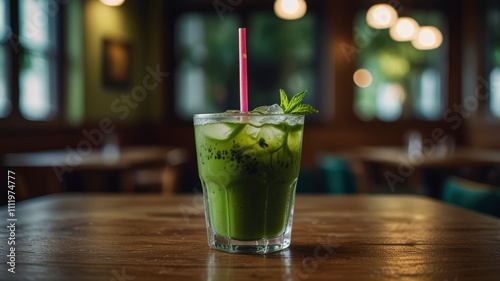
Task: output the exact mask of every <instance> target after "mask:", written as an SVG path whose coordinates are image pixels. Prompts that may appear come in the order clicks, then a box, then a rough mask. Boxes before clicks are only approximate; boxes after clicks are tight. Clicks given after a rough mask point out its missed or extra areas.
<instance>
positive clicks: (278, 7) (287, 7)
mask: <svg viewBox="0 0 500 281" xmlns="http://www.w3.org/2000/svg"><path fill="white" fill-rule="evenodd" d="M306 11H307V4H306V1H304V0H276V2H274V13H275V14H276V16H278V17H279V18H282V19H286V20H296V19H300V18H301V17H303V16H304V15H305V14H306Z"/></svg>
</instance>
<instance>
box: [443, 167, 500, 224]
mask: <svg viewBox="0 0 500 281" xmlns="http://www.w3.org/2000/svg"><path fill="white" fill-rule="evenodd" d="M443 200H444V201H445V202H447V203H450V204H452V205H456V206H460V207H463V208H467V209H470V210H474V211H477V212H481V213H484V214H489V215H493V216H496V217H500V188H497V187H494V186H490V185H486V184H482V183H477V182H473V181H470V180H466V179H462V178H458V177H450V178H448V179H447V180H446V181H445V183H444V186H443Z"/></svg>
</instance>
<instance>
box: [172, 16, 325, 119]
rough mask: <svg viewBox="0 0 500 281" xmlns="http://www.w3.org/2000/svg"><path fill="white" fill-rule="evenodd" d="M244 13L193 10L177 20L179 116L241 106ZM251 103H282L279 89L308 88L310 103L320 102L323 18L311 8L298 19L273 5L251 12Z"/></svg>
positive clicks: (177, 97) (288, 90) (294, 90)
mask: <svg viewBox="0 0 500 281" xmlns="http://www.w3.org/2000/svg"><path fill="white" fill-rule="evenodd" d="M242 22H243V18H241V17H239V16H238V15H237V14H225V15H224V20H220V19H219V17H218V16H217V14H215V13H202V12H190V13H186V14H183V15H182V16H180V17H179V18H178V20H177V22H176V46H175V48H176V49H175V52H176V58H177V69H176V71H175V73H176V81H175V83H176V85H175V93H176V99H175V100H176V104H175V110H176V113H177V116H179V117H180V118H182V119H184V120H191V118H192V116H193V114H195V113H207V112H222V111H225V110H228V109H238V108H239V86H238V83H239V79H238V75H239V73H238V28H239V27H240V26H241V23H242ZM246 22H247V23H248V24H247V50H248V56H249V60H248V75H249V77H248V79H249V86H248V88H249V89H248V91H249V109H253V108H255V107H257V106H260V105H271V104H273V103H279V91H278V90H279V89H280V88H283V89H284V90H285V91H286V92H287V93H288V94H289V95H292V94H295V93H297V92H299V91H303V90H308V91H309V94H308V95H306V101H305V102H307V103H310V104H312V105H315V106H317V105H318V96H319V93H317V89H316V88H315V87H316V85H317V81H316V77H317V76H318V75H316V70H315V69H316V68H315V67H314V64H315V63H317V56H316V54H317V52H316V48H317V43H316V38H317V36H316V34H315V30H317V22H316V17H315V16H314V14H313V13H312V12H311V11H309V12H308V13H307V14H306V16H304V17H303V18H301V19H299V20H295V21H286V20H281V19H279V18H277V17H276V16H275V15H274V13H272V12H269V11H255V12H252V13H250V14H249V15H248V18H247V19H246Z"/></svg>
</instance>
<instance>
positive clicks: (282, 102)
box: [280, 89, 288, 111]
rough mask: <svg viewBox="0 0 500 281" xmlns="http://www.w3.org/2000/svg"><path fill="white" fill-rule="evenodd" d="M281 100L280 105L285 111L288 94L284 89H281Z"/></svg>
mask: <svg viewBox="0 0 500 281" xmlns="http://www.w3.org/2000/svg"><path fill="white" fill-rule="evenodd" d="M280 100H281V102H280V107H281V109H283V111H285V108H287V107H288V96H287V95H286V93H285V91H283V90H282V89H280Z"/></svg>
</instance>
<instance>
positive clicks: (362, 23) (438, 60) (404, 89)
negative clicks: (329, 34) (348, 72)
mask: <svg viewBox="0 0 500 281" xmlns="http://www.w3.org/2000/svg"><path fill="white" fill-rule="evenodd" d="M411 17H412V18H414V19H415V20H416V21H417V22H418V23H419V24H420V26H424V25H432V26H435V27H437V28H438V29H439V30H440V31H441V32H442V33H443V37H445V38H446V34H445V33H444V19H443V16H442V15H441V14H440V13H439V12H437V11H432V10H430V11H425V12H413V13H411ZM445 38H444V40H445ZM354 39H355V44H356V47H357V50H358V54H357V65H356V69H360V70H363V71H364V73H366V74H365V76H368V78H367V79H368V80H367V81H369V82H370V83H356V84H360V85H361V86H358V85H356V84H355V86H354V87H355V88H354V111H355V113H356V115H357V116H358V117H359V118H360V119H362V120H372V119H375V118H376V119H378V120H381V121H387V122H389V121H396V120H401V119H409V118H418V119H422V120H437V119H439V118H441V116H442V112H443V108H444V105H445V99H446V96H445V95H444V94H443V93H445V87H444V85H445V83H443V81H446V80H444V79H445V78H446V77H445V73H446V72H444V71H443V65H444V62H445V58H444V48H443V45H445V44H444V43H443V45H441V47H438V48H436V49H432V50H418V49H416V48H415V47H414V46H413V45H412V43H411V42H409V41H407V42H398V41H395V40H393V39H392V38H391V36H390V34H389V29H380V30H379V29H372V28H371V27H369V26H368V25H367V23H366V11H362V12H359V13H357V15H356V16H355V18H354ZM355 82H356V81H355Z"/></svg>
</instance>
